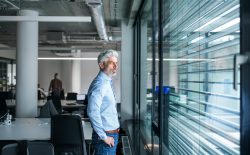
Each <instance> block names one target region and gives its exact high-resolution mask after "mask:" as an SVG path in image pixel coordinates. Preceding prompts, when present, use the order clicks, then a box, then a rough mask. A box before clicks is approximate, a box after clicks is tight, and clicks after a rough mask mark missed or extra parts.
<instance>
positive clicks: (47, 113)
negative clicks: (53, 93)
mask: <svg viewBox="0 0 250 155" xmlns="http://www.w3.org/2000/svg"><path fill="white" fill-rule="evenodd" d="M56 114H58V112H57V110H56V108H55V106H54V104H53V102H52V100H48V101H47V102H46V103H45V105H44V106H42V107H41V108H40V115H39V118H50V117H51V116H53V115H56Z"/></svg>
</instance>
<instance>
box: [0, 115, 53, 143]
mask: <svg viewBox="0 0 250 155" xmlns="http://www.w3.org/2000/svg"><path fill="white" fill-rule="evenodd" d="M0 131H1V132H0V140H49V139H50V119H49V118H16V120H15V121H12V123H11V125H3V124H1V125H0Z"/></svg>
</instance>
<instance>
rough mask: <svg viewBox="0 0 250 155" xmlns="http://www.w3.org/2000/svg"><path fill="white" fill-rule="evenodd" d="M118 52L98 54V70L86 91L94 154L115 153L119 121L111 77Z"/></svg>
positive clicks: (115, 69) (115, 66)
mask: <svg viewBox="0 0 250 155" xmlns="http://www.w3.org/2000/svg"><path fill="white" fill-rule="evenodd" d="M117 59H118V53H117V52H116V51H114V50H106V51H104V52H102V53H100V54H99V56H98V65H99V67H100V72H99V74H98V75H97V76H96V78H95V79H94V80H93V82H92V83H91V85H90V87H89V91H88V108H87V113H88V116H89V118H90V121H91V124H92V127H93V129H94V131H93V134H92V143H93V145H94V149H95V154H96V155H104V154H105V155H107V154H108V155H115V154H116V147H117V144H118V138H119V127H120V125H119V121H118V115H117V110H116V101H115V95H114V92H113V89H112V81H111V77H113V76H115V75H116V73H117V68H118V66H117V61H118V60H117Z"/></svg>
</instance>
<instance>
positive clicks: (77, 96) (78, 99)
mask: <svg viewBox="0 0 250 155" xmlns="http://www.w3.org/2000/svg"><path fill="white" fill-rule="evenodd" d="M76 100H77V101H84V100H85V94H77V95H76Z"/></svg>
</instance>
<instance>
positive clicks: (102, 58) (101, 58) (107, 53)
mask: <svg viewBox="0 0 250 155" xmlns="http://www.w3.org/2000/svg"><path fill="white" fill-rule="evenodd" d="M109 57H116V58H118V53H117V52H116V51H115V50H105V51H103V52H102V53H100V54H99V55H98V63H102V62H104V61H106V60H107V59H108V58H109Z"/></svg>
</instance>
